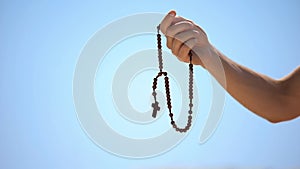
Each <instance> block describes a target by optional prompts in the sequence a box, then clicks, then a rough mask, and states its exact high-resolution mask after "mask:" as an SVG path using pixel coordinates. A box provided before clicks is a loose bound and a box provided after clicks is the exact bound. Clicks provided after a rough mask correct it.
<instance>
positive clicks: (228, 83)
mask: <svg viewBox="0 0 300 169" xmlns="http://www.w3.org/2000/svg"><path fill="white" fill-rule="evenodd" d="M201 60H202V62H203V64H204V65H203V66H204V67H205V68H206V69H207V70H208V71H209V72H210V74H212V75H213V76H214V77H215V78H216V80H217V81H218V82H219V83H220V84H221V85H222V86H223V87H224V88H225V89H226V90H227V91H228V93H229V94H230V95H231V96H232V97H234V98H235V99H236V100H237V101H239V102H240V103H241V104H242V105H244V106H245V107H246V108H248V109H249V110H251V111H252V112H254V113H255V114H257V115H259V116H261V117H263V118H265V119H267V120H269V121H271V122H279V121H284V120H289V119H291V118H294V117H293V116H292V115H291V116H288V115H287V114H286V113H289V112H284V111H285V110H284V108H285V106H286V105H282V104H284V102H282V100H283V99H284V98H283V94H282V90H281V85H280V83H279V81H277V80H274V79H271V78H269V77H267V76H265V75H262V74H259V73H256V72H254V71H252V70H250V69H248V68H246V67H244V66H241V65H239V64H238V63H235V62H233V61H232V60H230V59H228V58H227V57H226V56H225V55H223V54H222V53H221V52H219V51H217V50H216V49H213V50H212V52H211V57H209V58H208V57H206V58H201ZM220 65H222V66H220Z"/></svg>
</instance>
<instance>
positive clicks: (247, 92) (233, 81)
mask: <svg viewBox="0 0 300 169" xmlns="http://www.w3.org/2000/svg"><path fill="white" fill-rule="evenodd" d="M175 15H176V13H175V12H174V11H172V12H170V13H169V14H168V15H167V16H166V17H165V18H164V20H163V21H162V23H161V30H162V32H163V33H164V34H165V35H166V36H167V46H168V48H170V49H171V50H172V53H173V54H174V55H176V56H177V58H178V59H179V60H181V61H184V62H188V60H189V57H188V52H189V51H190V50H191V49H192V51H193V64H198V65H201V66H202V67H204V68H205V69H206V70H207V71H209V72H210V74H212V75H213V76H214V77H215V78H216V80H217V81H218V82H219V83H220V84H221V85H222V86H223V87H224V88H225V89H226V90H227V91H228V92H229V93H230V95H231V96H233V97H234V98H235V99H236V100H237V101H239V102H240V103H241V104H242V105H243V106H245V107H246V108H248V109H249V110H251V111H252V112H253V113H255V114H257V115H259V116H261V117H263V118H265V119H267V120H269V121H270V122H274V123H275V122H281V121H286V120H291V119H294V118H296V117H298V116H299V115H300V67H298V68H297V69H296V70H295V71H294V72H292V73H291V74H289V75H287V76H286V77H284V78H282V79H280V80H275V79H272V78H270V77H268V76H265V75H262V74H259V73H257V72H255V71H253V70H250V69H248V68H246V67H244V66H242V65H239V64H238V63H236V62H234V61H232V60H230V59H229V58H227V57H226V56H225V55H224V54H222V53H221V52H219V51H218V50H217V49H216V48H214V47H213V46H212V45H211V44H210V43H209V41H208V39H207V36H206V33H205V32H204V31H203V30H202V29H201V28H200V27H199V26H197V25H196V24H194V23H193V22H192V21H189V20H186V19H184V18H182V17H176V16H175ZM224 75H225V76H224Z"/></svg>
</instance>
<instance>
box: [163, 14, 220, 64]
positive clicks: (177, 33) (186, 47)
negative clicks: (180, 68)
mask: <svg viewBox="0 0 300 169" xmlns="http://www.w3.org/2000/svg"><path fill="white" fill-rule="evenodd" d="M160 30H161V32H162V33H163V34H165V35H166V38H167V47H168V48H169V49H171V51H172V53H173V54H174V55H175V56H176V57H177V58H178V59H179V60H180V61H183V62H189V52H190V51H191V52H192V53H193V58H192V63H193V64H196V65H201V66H203V67H204V65H203V63H202V62H201V59H203V58H208V57H209V56H210V55H211V53H212V52H213V51H214V48H213V47H212V45H211V44H210V43H209V41H208V38H207V35H206V33H205V32H204V31H203V29H201V28H200V27H199V26H198V25H196V24H195V23H194V22H192V21H190V20H187V19H185V18H182V17H180V16H176V12H175V11H170V12H169V13H168V14H167V15H166V16H165V18H164V19H163V20H162V22H161V24H160Z"/></svg>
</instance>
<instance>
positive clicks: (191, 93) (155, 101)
mask: <svg viewBox="0 0 300 169" xmlns="http://www.w3.org/2000/svg"><path fill="white" fill-rule="evenodd" d="M159 29H160V25H158V26H157V52H158V63H159V65H158V66H159V72H158V74H157V75H156V77H155V78H154V79H153V86H152V89H153V92H152V95H153V97H154V103H152V107H153V112H152V117H153V118H156V116H157V112H158V111H159V110H160V107H159V102H158V101H157V99H156V96H157V93H156V91H155V89H156V88H157V81H158V78H159V77H162V76H164V81H165V91H166V97H167V105H168V110H169V116H170V119H171V125H172V126H173V128H174V129H175V130H176V131H178V132H181V133H182V132H187V131H188V130H189V129H190V127H191V125H192V114H193V111H192V108H193V64H192V55H193V54H192V53H191V51H190V52H189V57H190V63H189V101H190V103H189V111H188V114H189V115H188V121H187V124H186V126H185V127H184V128H179V127H178V126H177V124H176V123H175V121H174V119H173V113H172V104H171V96H170V86H169V77H168V73H167V72H165V71H163V59H162V49H161V48H162V46H161V35H160V33H159Z"/></svg>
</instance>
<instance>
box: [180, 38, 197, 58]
mask: <svg viewBox="0 0 300 169" xmlns="http://www.w3.org/2000/svg"><path fill="white" fill-rule="evenodd" d="M195 44H196V39H195V38H191V39H189V40H188V41H186V42H185V43H183V44H182V45H181V46H180V48H179V49H178V51H177V55H176V56H177V58H178V59H179V60H180V61H183V62H189V61H190V56H189V52H190V51H191V50H192V49H193V47H194V46H195Z"/></svg>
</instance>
